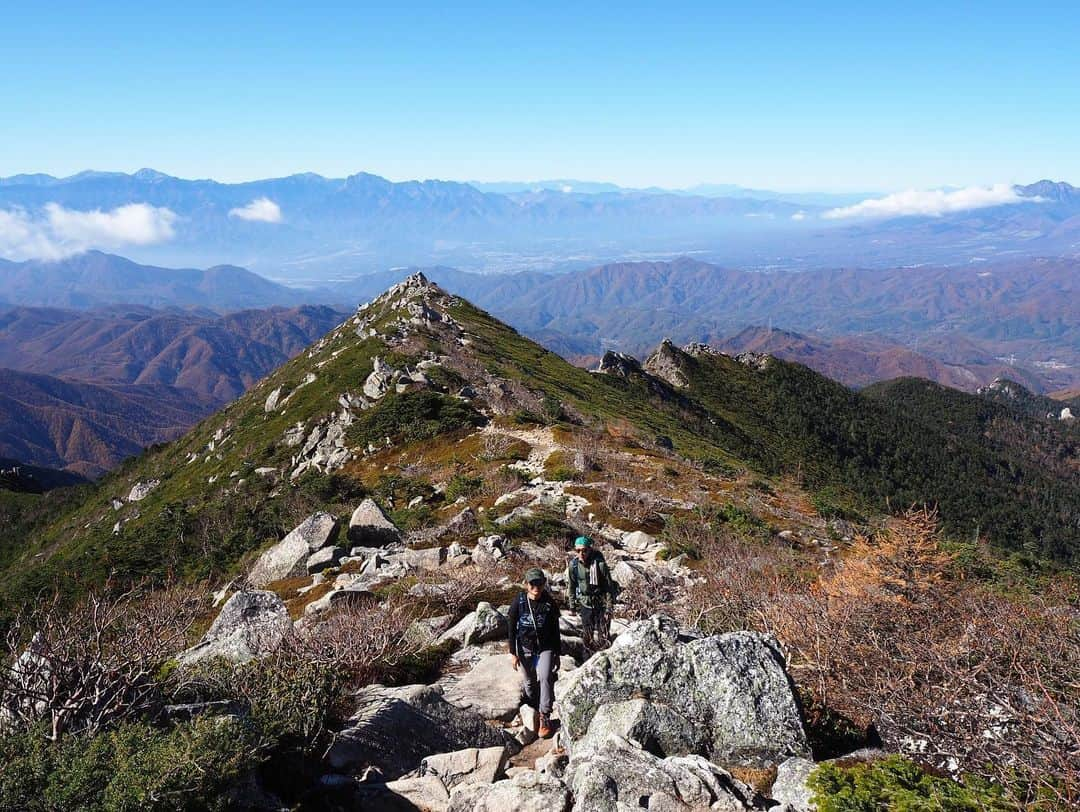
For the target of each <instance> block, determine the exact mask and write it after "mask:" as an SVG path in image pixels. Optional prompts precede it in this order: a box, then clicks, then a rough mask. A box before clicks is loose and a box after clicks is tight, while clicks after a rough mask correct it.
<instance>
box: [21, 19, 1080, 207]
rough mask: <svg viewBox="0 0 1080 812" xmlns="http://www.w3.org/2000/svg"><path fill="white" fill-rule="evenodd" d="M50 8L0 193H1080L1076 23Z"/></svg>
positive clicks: (28, 32)
mask: <svg viewBox="0 0 1080 812" xmlns="http://www.w3.org/2000/svg"><path fill="white" fill-rule="evenodd" d="M31 5H32V4H30V3H19V4H11V6H9V7H8V8H7V9H5V10H4V12H3V18H2V19H3V24H2V26H0V66H2V69H3V74H2V77H3V78H2V79H0V99H2V107H0V110H2V115H0V175H10V174H14V173H16V172H29V171H44V172H50V173H52V174H70V173H72V172H76V171H79V170H81V169H86V168H94V169H117V170H124V171H131V170H134V169H137V168H140V167H143V166H151V167H154V168H156V169H160V170H162V171H165V172H169V173H171V174H176V175H180V176H183V177H214V178H217V179H220V180H227V181H236V180H246V179H253V178H257V177H268V176H280V175H286V174H291V173H293V172H300V171H315V172H319V173H321V174H324V175H331V176H342V175H346V174H351V173H353V172H357V171H370V172H375V173H377V174H381V175H384V176H386V177H389V178H392V179H395V180H404V179H410V178H444V179H458V180H464V179H476V180H506V179H539V178H550V177H572V178H580V179H588V180H608V181H614V182H616V183H622V184H625V185H650V184H656V185H664V186H686V185H692V184H694V183H698V182H709V183H724V182H728V183H739V184H743V185H749V186H755V187H759V188H775V189H781V190H802V189H823V190H860V191H861V190H894V189H903V188H909V187H929V186H938V185H958V186H962V185H968V184H977V183H994V182H1030V181H1033V180H1037V179H1039V178H1042V177H1051V178H1054V179H1063V180H1071V181H1073V182H1076V183H1080V149H1078V147H1077V144H1078V143H1080V48H1078V47H1077V46H1076V42H1077V40H1078V34H1080V11H1077V9H1076V7H1075V3H1073V4H1066V3H1057V4H1049V3H1039V2H1029V3H1025V4H1015V3H1010V4H1004V3H1002V4H995V3H980V4H974V3H973V4H970V5H968V4H965V5H963V6H961V5H959V4H947V3H940V2H939V3H922V2H909V3H907V4H905V5H904V6H903V8H902V9H900V10H896V11H885V10H881V9H878V8H874V6H876V5H879V4H873V3H819V4H787V3H754V4H746V5H742V4H720V3H671V2H668V3H651V4H636V3H629V2H627V3H620V4H617V5H616V4H603V5H601V4H590V3H575V4H565V5H564V4H559V3H545V4H539V3H537V4H530V6H525V5H523V4H512V3H509V4H508V3H498V4H473V3H469V4H441V3H440V4H433V3H432V4H427V3H425V4H416V3H414V4H405V3H398V4H393V5H392V6H390V5H387V6H381V7H380V6H365V5H364V4H345V3H342V4H336V5H325V4H321V5H320V4H306V5H305V6H304V7H303V8H301V6H300V4H296V3H288V4H285V3H281V4H277V3H273V2H268V3H262V4H257V5H256V4H251V5H246V6H245V5H241V4H231V7H230V8H229V9H228V10H223V9H217V8H215V7H213V6H211V5H204V4H200V3H186V4H176V5H174V6H172V7H165V6H164V4H162V7H160V8H154V7H153V6H155V5H157V4H150V3H138V4H130V5H128V4H119V3H101V4H84V3H79V4H75V3H70V4H69V3H44V4H40V5H37V4H33V5H35V6H36V7H35V8H33V9H31ZM946 6H948V7H946Z"/></svg>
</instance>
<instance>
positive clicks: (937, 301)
mask: <svg viewBox="0 0 1080 812" xmlns="http://www.w3.org/2000/svg"><path fill="white" fill-rule="evenodd" d="M425 272H426V273H427V274H428V276H429V277H430V278H432V279H433V280H434V281H436V282H438V283H439V284H441V285H444V286H445V287H447V288H448V289H452V290H459V291H461V292H462V294H463V295H465V296H467V297H468V298H469V299H470V300H472V301H474V302H477V303H478V304H480V305H481V306H483V307H486V308H488V309H490V310H491V311H492V312H493V313H495V314H496V315H498V316H499V317H500V318H502V319H504V320H505V321H507V322H508V323H510V324H512V325H513V326H514V327H516V328H517V329H518V330H521V331H522V332H524V333H525V334H527V335H528V336H530V337H531V338H533V339H535V340H537V341H541V342H542V343H543V344H544V345H545V346H547V347H549V348H551V349H553V350H555V351H556V352H559V353H560V354H562V355H564V356H565V357H568V358H571V359H573V360H575V361H577V362H579V363H590V362H591V361H594V360H595V359H597V358H599V356H600V355H601V354H603V352H604V351H605V350H608V349H615V350H619V351H622V352H626V353H630V354H632V355H636V356H639V357H640V356H644V354H645V353H647V352H648V351H649V348H650V347H651V346H653V345H655V342H656V341H657V340H658V339H659V338H662V337H664V336H668V337H671V338H672V339H674V340H675V341H676V342H679V343H683V342H705V343H711V344H715V345H719V346H729V347H735V348H737V347H738V346H739V344H740V343H742V344H744V345H745V348H748V349H754V348H756V349H762V350H765V351H768V352H772V353H774V354H776V355H778V356H779V357H784V358H789V359H791V360H795V361H799V362H800V363H805V364H807V365H808V366H810V367H812V368H814V369H818V370H819V371H821V372H823V373H825V374H828V375H830V376H832V377H834V378H836V379H837V380H841V381H843V382H845V383H848V384H849V385H855V386H862V385H866V384H868V383H871V382H873V381H874V380H881V379H883V378H888V377H895V376H896V375H899V374H915V375H925V376H926V377H930V378H932V379H933V380H937V381H939V382H942V383H945V384H948V385H953V386H957V387H958V388H962V389H967V390H974V389H975V388H977V387H978V386H982V385H985V384H987V383H989V382H990V381H991V380H993V379H994V378H996V377H999V376H1001V375H1005V376H1007V377H1010V378H1013V379H1016V380H1020V381H1023V382H1024V383H1025V385H1027V386H1030V387H1031V388H1033V389H1036V390H1038V391H1045V390H1053V389H1060V388H1064V387H1068V386H1073V385H1076V384H1077V383H1080V261H1077V260H1063V259H1061V260H1058V259H1053V260H1051V259H1035V260H1013V261H1011V262H1001V263H988V264H981V265H977V266H964V267H953V268H949V267H944V268H938V267H923V268H887V269H872V268H871V269H864V268H843V269H826V270H819V271H804V272H774V273H758V272H750V271H743V270H737V269H733V268H725V267H721V266H717V265H712V264H709V263H705V262H700V261H698V260H692V259H679V260H676V261H673V262H635V263H617V264H611V265H603V266H599V267H595V268H591V269H587V270H584V271H578V272H573V273H568V274H562V275H552V274H542V273H522V274H509V275H477V274H468V273H462V272H461V271H456V270H453V269H449V268H432V269H428V270H426V271H425ZM406 273H407V271H406V270H401V271H393V272H387V273H382V274H374V275H371V276H366V277H361V278H359V279H357V280H354V281H353V282H351V283H348V284H343V285H341V286H340V287H339V288H338V290H339V291H341V292H342V294H345V293H350V294H354V295H355V298H356V299H357V300H363V299H365V298H368V297H369V296H371V295H374V292H375V291H377V290H379V289H381V288H383V287H385V286H386V285H388V284H390V283H392V282H393V281H395V280H396V279H399V278H401V277H403V276H404V275H405V274H406ZM747 326H758V327H763V328H765V330H766V333H765V336H766V337H765V338H764V339H763V338H762V336H761V335H760V334H750V336H749V337H748V336H746V335H744V336H743V337H742V338H734V339H733V338H732V337H733V336H736V334H738V333H740V331H742V330H744V329H745V328H746V327H747ZM770 326H775V327H776V328H782V329H784V330H790V331H797V333H798V334H799V335H798V337H797V338H796V339H794V340H793V339H792V338H791V335H790V334H779V335H770V334H769V333H768V331H769V329H770ZM761 342H764V343H763V344H762V343H761Z"/></svg>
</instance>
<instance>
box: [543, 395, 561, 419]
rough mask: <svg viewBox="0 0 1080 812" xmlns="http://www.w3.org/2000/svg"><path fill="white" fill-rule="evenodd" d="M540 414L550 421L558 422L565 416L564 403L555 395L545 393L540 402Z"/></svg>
mask: <svg viewBox="0 0 1080 812" xmlns="http://www.w3.org/2000/svg"><path fill="white" fill-rule="evenodd" d="M540 414H541V415H542V416H543V417H544V419H545V420H547V421H548V422H549V423H557V422H558V421H560V420H562V419H563V418H564V417H565V413H564V411H563V405H562V403H561V402H560V401H559V399H558V398H557V397H555V396H554V395H550V394H548V395H544V399H543V400H542V401H541V402H540Z"/></svg>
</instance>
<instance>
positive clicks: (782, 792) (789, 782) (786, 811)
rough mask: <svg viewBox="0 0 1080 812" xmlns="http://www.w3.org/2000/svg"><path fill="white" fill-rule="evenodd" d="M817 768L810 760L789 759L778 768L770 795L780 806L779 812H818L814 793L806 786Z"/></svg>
mask: <svg viewBox="0 0 1080 812" xmlns="http://www.w3.org/2000/svg"><path fill="white" fill-rule="evenodd" d="M815 766H817V765H815V764H814V762H812V761H810V759H806V758H789V759H788V760H787V761H785V762H783V763H782V764H780V766H779V767H777V768H776V780H775V781H773V785H772V790H771V792H770V793H769V795H770V796H771V797H772V799H773V800H774V801H776V802H777V803H778V804H780V809H779V810H777V812H816V810H817V804H815V803H814V802H813V798H814V791H813V790H812V789H810V787H809V786H807V784H806V780H807V779H808V778H809V777H810V773H811V772H813V770H814V767H815Z"/></svg>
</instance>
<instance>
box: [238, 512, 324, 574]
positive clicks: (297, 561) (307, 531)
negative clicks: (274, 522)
mask: <svg viewBox="0 0 1080 812" xmlns="http://www.w3.org/2000/svg"><path fill="white" fill-rule="evenodd" d="M336 535H337V519H335V518H334V517H333V516H331V515H330V514H329V513H324V512H322V511H319V512H318V513H313V514H312V515H310V516H308V517H307V518H306V519H304V521H302V522H301V523H300V524H299V525H297V527H296V529H294V530H293V531H292V532H291V533H289V535H287V536H286V537H285V538H283V539H282V540H281V541H279V542H278V543H277V544H275V545H274V546H273V547H271V548H270V549H268V550H267V551H266V552H264V553H263V554H262V555H261V556H259V560H258V561H256V562H255V566H254V567H252V569H251V573H250V574H249V575H248V578H247V580H248V583H249V584H251V585H252V586H256V587H259V586H266V585H267V584H269V583H270V582H272V581H279V580H281V579H282V578H293V577H295V576H297V575H303V574H304V573H305V572H306V571H307V569H306V563H307V560H308V557H309V556H310V555H311V554H312V553H313V552H315V551H316V550H320V549H322V548H323V547H325V546H327V545H329V544H332V543H333V541H334V538H335V537H336Z"/></svg>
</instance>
